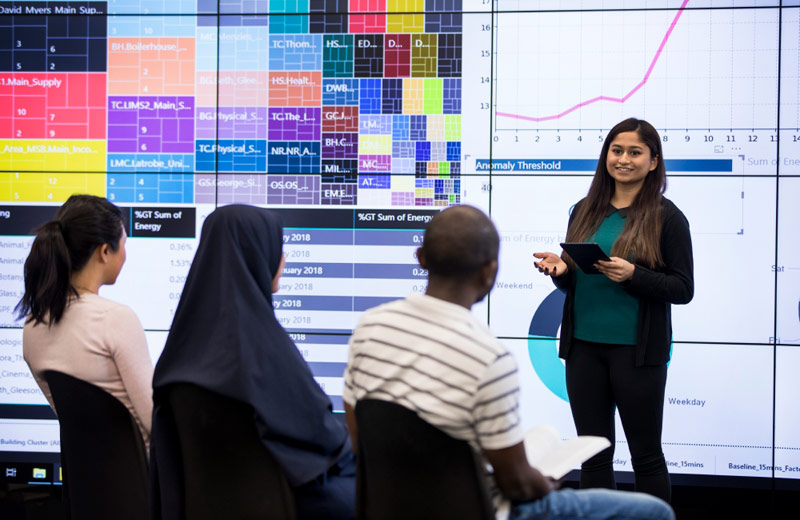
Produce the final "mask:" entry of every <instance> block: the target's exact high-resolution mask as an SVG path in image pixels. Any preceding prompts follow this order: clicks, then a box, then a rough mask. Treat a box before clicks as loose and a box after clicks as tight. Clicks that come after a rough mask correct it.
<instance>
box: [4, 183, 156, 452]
mask: <svg viewBox="0 0 800 520" xmlns="http://www.w3.org/2000/svg"><path fill="white" fill-rule="evenodd" d="M126 238H127V235H126V234H125V229H124V227H123V222H122V213H121V212H120V210H119V208H117V207H116V206H114V205H113V204H112V203H110V202H109V201H107V200H106V199H104V198H101V197H95V196H92V195H73V196H71V197H70V198H69V199H68V200H67V202H65V203H64V205H63V206H61V208H59V210H58V212H57V213H56V216H55V218H54V219H53V220H51V221H49V222H46V223H45V224H43V225H42V226H41V227H40V228H39V229H38V230H37V233H36V238H35V239H34V240H33V245H32V247H31V252H30V254H29V255H28V258H27V260H25V294H24V295H23V296H22V299H21V300H20V302H19V304H18V305H17V311H18V312H19V314H20V318H22V317H25V329H24V330H23V332H22V352H23V355H24V357H25V361H26V362H27V363H28V366H29V367H30V369H31V372H32V373H33V377H34V378H35V379H36V383H37V384H38V385H39V388H41V389H42V393H43V394H44V396H45V397H46V398H47V401H48V402H49V403H50V406H53V398H52V396H51V395H50V388H49V387H48V385H47V381H45V379H44V376H43V372H44V371H46V370H57V371H59V372H63V373H65V374H69V375H71V376H73V377H77V378H78V379H82V380H84V381H86V382H89V383H92V384H93V385H95V386H98V387H100V388H102V389H103V390H105V391H106V392H108V393H109V394H111V395H113V396H114V397H116V398H117V399H119V400H120V401H121V402H122V403H123V404H124V405H125V407H126V408H127V409H128V411H129V412H130V413H131V415H132V416H133V418H134V419H136V424H138V426H139V430H140V431H141V433H142V438H143V439H144V442H145V445H148V444H149V440H150V420H151V416H152V413H153V401H152V390H151V384H152V380H153V362H152V361H151V360H150V354H149V352H148V350H147V340H146V339H145V336H144V330H143V329H142V324H141V323H140V322H139V319H138V318H137V317H136V314H134V312H133V311H132V310H131V309H130V308H128V307H126V306H124V305H120V304H119V303H115V302H112V301H110V300H106V299H105V298H102V297H100V296H98V294H97V292H98V290H99V289H100V286H102V285H105V284H113V283H114V282H115V281H116V280H117V276H118V275H119V272H120V270H121V269H122V264H124V263H125V240H126Z"/></svg>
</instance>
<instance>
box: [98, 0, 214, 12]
mask: <svg viewBox="0 0 800 520" xmlns="http://www.w3.org/2000/svg"><path fill="white" fill-rule="evenodd" d="M197 4H198V1H197V0H109V2H108V14H141V13H148V14H166V13H169V14H196V13H197V12H198V9H197ZM214 4H215V5H216V2H214ZM90 7H91V6H90Z"/></svg>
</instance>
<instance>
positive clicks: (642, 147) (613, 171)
mask: <svg viewBox="0 0 800 520" xmlns="http://www.w3.org/2000/svg"><path fill="white" fill-rule="evenodd" d="M657 165H658V157H654V156H653V154H652V153H651V152H650V148H648V146H647V145H646V144H645V143H644V142H642V140H641V139H640V138H639V134H638V133H636V132H621V133H620V134H618V135H617V136H616V137H615V138H614V140H613V141H611V146H610V147H609V148H608V156H607V157H606V169H607V170H608V173H609V175H611V177H612V178H613V179H614V180H615V181H616V183H617V184H625V185H629V186H636V185H639V186H641V185H642V184H643V183H644V179H645V177H647V174H648V173H650V172H651V171H653V170H655V169H656V166H657Z"/></svg>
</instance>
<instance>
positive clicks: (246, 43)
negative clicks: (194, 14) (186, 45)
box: [198, 27, 295, 72]
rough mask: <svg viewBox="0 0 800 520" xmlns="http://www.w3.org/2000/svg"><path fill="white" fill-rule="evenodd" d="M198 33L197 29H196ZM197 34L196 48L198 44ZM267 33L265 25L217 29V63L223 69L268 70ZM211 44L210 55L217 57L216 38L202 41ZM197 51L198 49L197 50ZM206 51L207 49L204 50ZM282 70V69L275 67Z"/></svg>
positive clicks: (206, 44)
mask: <svg viewBox="0 0 800 520" xmlns="http://www.w3.org/2000/svg"><path fill="white" fill-rule="evenodd" d="M198 33H199V30H198ZM199 38H200V37H199V36H198V48H199V45H200V43H201V42H200V41H199ZM268 41H269V33H268V32H267V28H266V27H222V28H220V30H219V64H220V68H222V69H223V70H235V71H242V72H243V71H250V70H269V68H268V67H269V65H268V64H269V59H268V56H269V49H268V47H267V44H268ZM202 43H203V44H204V45H205V46H206V48H207V46H208V45H209V44H211V45H213V46H214V48H213V49H211V54H210V56H211V57H212V58H214V59H216V57H217V47H216V43H217V42H216V38H215V39H214V40H213V41H210V42H208V41H202ZM198 52H199V51H198ZM206 52H207V51H206ZM275 70H283V69H275ZM287 70H288V69H287ZM292 70H295V69H292Z"/></svg>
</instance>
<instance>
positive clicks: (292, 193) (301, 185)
mask: <svg viewBox="0 0 800 520" xmlns="http://www.w3.org/2000/svg"><path fill="white" fill-rule="evenodd" d="M320 184H321V179H320V176H319V175H267V204H317V205H318V204H319V203H320Z"/></svg>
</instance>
